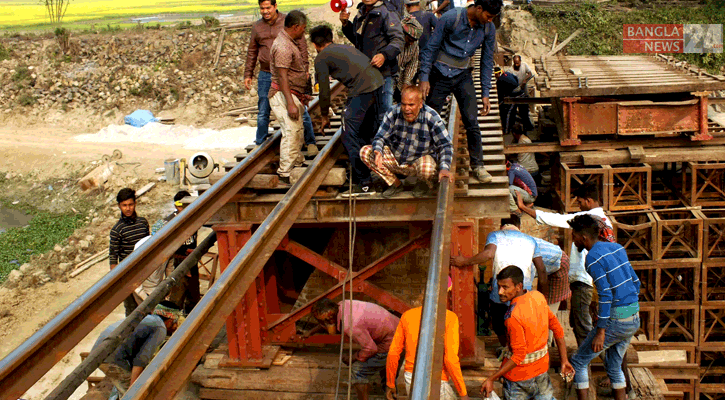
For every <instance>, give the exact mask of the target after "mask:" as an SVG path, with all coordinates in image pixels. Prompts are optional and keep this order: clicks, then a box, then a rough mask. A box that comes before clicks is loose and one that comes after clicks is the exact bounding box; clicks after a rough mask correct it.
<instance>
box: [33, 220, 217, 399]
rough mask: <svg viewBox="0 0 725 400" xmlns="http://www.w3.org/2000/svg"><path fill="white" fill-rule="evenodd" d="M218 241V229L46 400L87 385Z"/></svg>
mask: <svg viewBox="0 0 725 400" xmlns="http://www.w3.org/2000/svg"><path fill="white" fill-rule="evenodd" d="M215 243H216V232H212V233H210V234H209V236H207V237H206V238H204V240H203V241H202V242H201V243H199V245H198V246H197V247H196V249H194V251H192V252H191V254H189V255H188V256H187V257H186V258H185V259H184V261H182V262H181V264H179V265H178V266H177V267H176V269H174V272H172V273H171V275H169V277H168V278H166V279H165V280H164V281H163V282H161V283H160V284H159V286H157V287H156V289H154V291H153V292H151V294H150V295H149V296H148V297H147V298H146V300H144V301H143V302H142V303H141V304H140V305H139V306H138V307H136V309H135V310H134V311H133V312H132V313H131V315H129V316H128V317H126V319H125V320H123V322H122V323H121V325H119V326H118V327H117V328H116V329H115V330H114V331H113V332H112V333H111V334H110V335H109V336H108V337H107V338H106V339H104V341H103V342H102V343H101V344H100V345H98V346H97V347H94V348H93V350H91V353H90V354H89V355H88V357H86V359H85V360H83V361H82V362H81V363H80V364H79V365H78V366H77V367H76V368H75V369H74V370H73V372H71V373H70V374H69V375H68V376H66V378H65V379H64V380H63V382H61V383H60V385H58V386H57V387H56V388H55V389H54V390H53V391H52V392H51V393H50V394H49V395H48V396H47V397H46V398H45V399H46V400H66V399H68V398H69V397H70V396H71V395H72V394H73V392H75V390H76V389H77V388H78V386H80V385H82V384H83V381H85V380H86V379H87V378H88V377H89V376H90V375H91V374H92V373H93V371H95V370H96V368H98V367H99V366H100V365H101V363H103V360H105V359H106V357H108V356H109V355H111V354H112V353H113V352H114V351H115V350H116V349H117V348H118V346H119V345H120V344H121V342H123V340H124V339H125V338H127V337H128V336H129V335H131V333H132V332H133V331H134V330H135V329H136V327H137V326H138V324H139V323H141V320H142V319H143V318H144V317H145V316H146V315H148V314H149V313H151V311H153V309H154V307H156V305H157V304H159V303H160V302H161V301H162V300H163V299H164V298H165V297H166V295H167V294H168V293H169V291H170V290H171V288H172V287H173V286H175V285H177V284H178V283H179V281H181V278H182V277H183V276H184V275H185V274H186V273H187V272H189V270H191V267H193V266H195V265H197V263H198V262H199V260H200V259H201V257H202V256H203V255H204V254H206V253H207V252H208V251H209V249H210V248H211V247H212V246H214V244H215Z"/></svg>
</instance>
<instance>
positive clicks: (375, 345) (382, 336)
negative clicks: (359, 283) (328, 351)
mask: <svg viewBox="0 0 725 400" xmlns="http://www.w3.org/2000/svg"><path fill="white" fill-rule="evenodd" d="M351 311H352V319H351V318H350V313H351ZM312 316H313V317H315V319H317V321H319V322H320V325H321V326H322V327H324V328H325V329H326V330H327V332H328V333H329V334H331V335H332V334H335V333H338V332H342V333H344V334H345V335H347V336H348V337H352V340H353V342H355V343H357V344H358V345H360V346H362V349H360V351H358V352H357V354H355V359H354V360H350V359H349V358H348V356H347V355H346V354H343V360H342V361H343V363H345V364H350V362H352V377H353V386H354V387H355V392H356V393H357V398H358V399H360V400H367V399H368V394H369V392H370V378H372V377H373V376H375V375H378V374H380V373H381V372H382V371H385V360H386V359H387V356H388V349H389V348H390V343H391V342H392V341H393V335H394V334H395V328H396V326H398V321H399V320H398V317H396V316H395V315H393V314H391V313H389V312H388V311H387V310H386V309H384V308H382V307H380V306H379V305H377V304H373V303H368V302H364V301H358V300H345V301H343V302H340V303H339V304H337V303H335V302H333V301H332V300H330V299H327V298H323V299H321V300H320V301H318V302H317V303H315V304H314V305H313V306H312Z"/></svg>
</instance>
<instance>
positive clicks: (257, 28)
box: [244, 0, 317, 155]
mask: <svg viewBox="0 0 725 400" xmlns="http://www.w3.org/2000/svg"><path fill="white" fill-rule="evenodd" d="M259 13H260V14H261V15H262V18H260V19H259V20H258V21H257V22H255V23H254V25H252V36H251V37H250V39H249V47H248V48H247V61H246V63H245V65H244V86H245V87H246V88H247V90H251V89H252V79H253V76H254V69H255V68H256V66H257V61H259V74H258V75H257V96H258V100H257V108H258V109H259V110H258V111H259V113H258V114H257V137H256V139H255V144H257V145H261V144H262V143H263V142H264V141H265V140H266V139H267V138H269V113H270V112H271V110H272V109H271V107H270V105H269V96H268V92H269V88H270V85H271V84H272V72H271V71H270V67H269V61H270V58H269V57H270V56H269V50H270V48H271V47H272V43H273V42H274V39H276V38H277V35H278V34H279V33H280V31H282V29H284V18H285V16H286V14H284V13H281V12H279V11H277V0H259ZM295 44H296V45H297V47H298V48H299V50H300V54H301V55H302V58H303V60H304V62H305V63H306V65H309V61H308V54H307V42H306V41H305V38H304V37H301V38H300V39H298V40H296V41H295ZM305 70H308V68H307V67H305ZM302 118H303V123H304V128H305V145H306V147H307V151H308V153H310V154H311V155H316V154H317V146H316V144H315V133H314V131H313V128H312V119H310V114H308V113H307V109H305V112H304V114H303V115H302Z"/></svg>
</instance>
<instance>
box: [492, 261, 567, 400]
mask: <svg viewBox="0 0 725 400" xmlns="http://www.w3.org/2000/svg"><path fill="white" fill-rule="evenodd" d="M496 279H497V281H498V295H499V297H500V298H501V301H504V302H510V303H511V305H510V306H509V308H508V310H507V311H506V315H505V317H504V318H505V324H506V334H507V336H508V347H507V348H506V350H505V351H504V358H503V361H502V362H501V367H499V369H498V371H496V373H494V374H493V375H491V376H489V377H488V378H487V379H486V380H485V381H484V382H483V384H482V385H481V393H482V394H483V395H484V396H488V395H489V394H490V393H491V392H492V391H493V383H494V382H495V381H497V380H499V379H501V378H503V381H504V384H503V398H504V399H508V400H529V399H532V400H533V399H536V400H551V399H553V398H554V388H553V387H552V386H551V379H550V378H549V374H548V371H549V346H548V345H547V339H548V337H549V331H552V332H554V338H555V339H556V346H557V348H558V349H559V357H560V359H561V373H562V374H564V375H565V376H570V375H571V374H573V373H574V368H573V367H572V365H571V364H570V363H569V361H568V358H567V355H566V342H565V341H564V329H562V327H561V325H560V324H559V321H558V320H557V319H556V315H554V313H553V312H551V310H550V309H549V308H548V307H547V306H546V299H545V298H544V295H543V294H541V293H540V292H537V291H535V290H526V289H524V284H523V282H524V274H523V272H522V271H521V269H520V268H518V267H517V266H515V265H509V266H508V267H506V268H504V269H502V270H501V271H500V272H499V273H498V274H496Z"/></svg>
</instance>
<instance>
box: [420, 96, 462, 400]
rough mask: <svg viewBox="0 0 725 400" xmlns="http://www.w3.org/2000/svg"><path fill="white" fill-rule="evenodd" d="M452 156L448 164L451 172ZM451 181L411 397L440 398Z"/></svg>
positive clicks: (436, 234)
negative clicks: (450, 162)
mask: <svg viewBox="0 0 725 400" xmlns="http://www.w3.org/2000/svg"><path fill="white" fill-rule="evenodd" d="M457 113H458V103H457V102H456V100H455V99H451V107H450V112H449V113H448V132H449V133H450V135H451V138H452V140H453V142H454V143H455V142H456V134H457V131H458V118H457V117H456V114H457ZM455 170H456V168H455V157H454V161H453V165H451V173H452V174H454V173H455V172H454V171H455ZM453 192H454V186H453V183H451V182H449V181H448V180H447V179H444V180H442V181H441V182H440V187H439V189H438V206H437V208H436V218H435V220H434V222H433V234H432V237H431V243H430V264H429V265H428V280H427V282H426V285H425V298H424V299H423V313H422V316H421V320H420V335H419V336H418V347H417V349H416V352H415V367H414V369H413V382H412V387H411V396H410V398H411V400H436V399H439V398H440V386H441V380H440V379H439V378H438V377H439V376H441V371H442V369H443V344H444V340H443V339H444V334H445V325H446V300H447V296H446V295H447V290H446V289H447V286H448V285H447V284H448V280H447V279H446V278H447V277H448V264H449V261H450V253H451V229H452V226H453V201H454V200H453Z"/></svg>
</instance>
